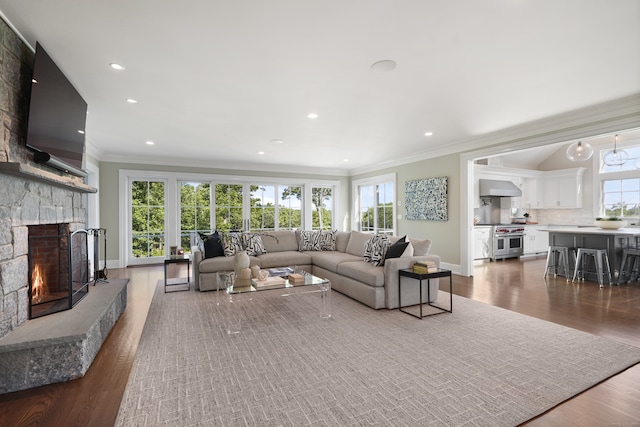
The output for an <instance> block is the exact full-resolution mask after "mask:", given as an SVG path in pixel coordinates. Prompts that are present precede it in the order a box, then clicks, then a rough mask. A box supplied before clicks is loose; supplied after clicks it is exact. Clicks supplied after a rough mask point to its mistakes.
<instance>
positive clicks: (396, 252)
mask: <svg viewBox="0 0 640 427" xmlns="http://www.w3.org/2000/svg"><path fill="white" fill-rule="evenodd" d="M406 239H407V236H404V237H402V239H400V240H398V241H397V242H395V243H394V244H393V245H391V246H389V249H387V253H386V255H385V257H384V259H389V258H400V256H401V255H402V254H403V253H404V250H405V249H407V246H408V245H409V242H406V241H405V240H406Z"/></svg>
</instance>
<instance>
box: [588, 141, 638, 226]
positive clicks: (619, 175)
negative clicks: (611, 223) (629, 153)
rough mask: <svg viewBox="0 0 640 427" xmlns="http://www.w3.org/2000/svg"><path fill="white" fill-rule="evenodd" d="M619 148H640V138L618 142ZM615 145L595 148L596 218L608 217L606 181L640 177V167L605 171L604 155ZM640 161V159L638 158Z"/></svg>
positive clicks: (628, 218) (594, 193) (594, 213)
mask: <svg viewBox="0 0 640 427" xmlns="http://www.w3.org/2000/svg"><path fill="white" fill-rule="evenodd" d="M617 147H618V149H629V148H640V139H632V140H629V141H625V142H622V143H620V142H619V143H618V144H617ZM612 148H613V145H609V144H607V145H602V146H599V147H597V148H596V149H595V153H594V155H593V158H592V162H593V163H592V164H593V171H594V172H593V188H594V191H593V216H594V218H600V217H606V216H607V215H606V214H605V206H604V199H605V192H604V184H605V182H606V181H617V180H622V179H637V178H639V177H640V169H630V170H623V171H613V172H603V171H602V169H603V157H604V154H605V153H607V152H608V151H610V150H611V149H612ZM634 161H635V160H633V159H629V160H628V162H634ZM638 161H640V160H638ZM620 218H621V219H625V220H630V219H636V220H637V219H638V217H635V216H632V217H620Z"/></svg>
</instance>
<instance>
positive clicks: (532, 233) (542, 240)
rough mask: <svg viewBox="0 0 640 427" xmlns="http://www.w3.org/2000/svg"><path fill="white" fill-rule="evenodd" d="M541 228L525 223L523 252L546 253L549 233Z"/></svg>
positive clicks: (526, 253)
mask: <svg viewBox="0 0 640 427" xmlns="http://www.w3.org/2000/svg"><path fill="white" fill-rule="evenodd" d="M542 228H546V227H536V226H531V225H527V226H526V227H525V229H524V245H523V249H524V254H525V255H528V254H538V253H546V252H547V250H548V249H549V233H548V232H547V231H541V229H542Z"/></svg>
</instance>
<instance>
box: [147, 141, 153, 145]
mask: <svg viewBox="0 0 640 427" xmlns="http://www.w3.org/2000/svg"><path fill="white" fill-rule="evenodd" d="M153 144H155V142H153V141H147V145H153Z"/></svg>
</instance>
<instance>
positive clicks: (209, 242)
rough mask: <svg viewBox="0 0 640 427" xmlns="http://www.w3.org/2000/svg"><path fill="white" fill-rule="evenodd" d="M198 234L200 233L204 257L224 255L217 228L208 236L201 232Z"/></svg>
mask: <svg viewBox="0 0 640 427" xmlns="http://www.w3.org/2000/svg"><path fill="white" fill-rule="evenodd" d="M198 234H200V240H201V241H202V242H203V246H204V257H205V258H215V257H218V256H224V248H223V247H222V242H221V240H220V233H218V231H217V230H216V231H214V232H213V233H211V235H209V236H207V235H206V234H203V233H198ZM198 246H199V245H198Z"/></svg>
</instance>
